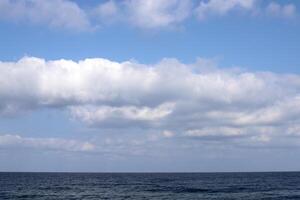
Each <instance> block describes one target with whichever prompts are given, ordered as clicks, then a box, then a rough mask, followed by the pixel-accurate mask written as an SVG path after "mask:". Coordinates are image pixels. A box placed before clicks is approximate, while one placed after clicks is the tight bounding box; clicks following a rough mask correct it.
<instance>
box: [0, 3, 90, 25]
mask: <svg viewBox="0 0 300 200" xmlns="http://www.w3.org/2000/svg"><path fill="white" fill-rule="evenodd" d="M0 12H1V15H0V18H1V19H6V20H12V21H16V22H19V21H20V22H23V23H33V24H42V25H44V24H45V25H48V26H50V27H55V28H64V29H71V30H77V31H83V30H87V29H89V28H90V22H89V19H88V17H87V16H86V13H85V11H84V10H82V9H81V8H80V7H79V6H78V5H77V4H76V3H75V2H72V1H68V0H51V1H43V0H18V1H13V0H3V1H1V2H0Z"/></svg>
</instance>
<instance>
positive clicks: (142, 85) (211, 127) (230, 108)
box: [0, 57, 300, 141]
mask: <svg viewBox="0 0 300 200" xmlns="http://www.w3.org/2000/svg"><path fill="white" fill-rule="evenodd" d="M207 65H209V66H208V67H207ZM212 66H213V64H212V62H211V61H205V60H201V62H196V63H194V64H184V63H181V62H179V61H177V60H176V59H163V60H162V61H161V62H159V63H157V64H154V65H143V64H139V63H136V62H132V61H126V62H121V63H118V62H113V61H109V60H106V59H101V58H95V59H86V60H81V61H78V62H74V61H71V60H54V61H45V60H43V59H40V58H33V57H25V58H22V59H21V60H19V61H17V62H0V71H1V74H0V114H2V115H3V116H4V115H7V114H16V113H18V112H24V111H29V110H35V109H40V108H44V107H49V108H57V109H67V110H69V111H70V115H71V117H74V118H75V119H78V120H81V121H82V122H84V123H87V124H88V125H91V126H95V127H97V128H109V129H116V128H120V127H122V130H123V131H125V132H130V131H131V129H132V128H142V131H148V130H154V131H156V132H157V133H161V132H163V131H164V130H168V131H170V132H172V133H173V134H174V136H175V135H176V137H180V135H181V136H186V137H191V136H192V137H198V138H204V139H205V138H207V139H215V140H217V139H226V138H235V139H241V140H244V139H245V138H247V139H250V140H251V138H256V140H257V141H258V140H260V139H262V140H263V138H264V137H265V136H267V137H268V138H271V139H272V138H273V137H276V138H279V137H290V136H291V135H293V136H297V134H296V133H294V132H295V131H296V130H298V129H297V127H295V125H296V124H299V123H300V121H299V119H300V109H299V108H300V96H299V92H300V76H299V75H297V74H276V73H271V72H249V71H248V72H247V71H242V70H237V69H235V70H232V69H219V68H218V67H216V66H214V67H212ZM290 127H295V128H294V129H291V128H290ZM164 135H165V136H166V134H164ZM167 135H168V134H167ZM262 135H264V137H262ZM271 139H270V140H271ZM271 141H273V140H271Z"/></svg>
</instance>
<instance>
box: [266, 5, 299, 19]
mask: <svg viewBox="0 0 300 200" xmlns="http://www.w3.org/2000/svg"><path fill="white" fill-rule="evenodd" d="M266 12H267V14H268V15H270V16H275V17H284V18H292V17H294V16H295V15H296V6H295V5H294V4H286V5H280V4H278V3H276V2H271V3H270V4H269V5H268V6H267V7H266Z"/></svg>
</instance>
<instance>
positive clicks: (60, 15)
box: [0, 0, 296, 31]
mask: <svg viewBox="0 0 300 200" xmlns="http://www.w3.org/2000/svg"><path fill="white" fill-rule="evenodd" d="M236 11H238V12H242V13H248V14H250V15H252V14H253V13H255V14H256V15H257V13H259V15H266V16H271V17H274V16H275V17H283V18H292V17H294V16H296V6H295V5H294V4H291V3H290V4H279V3H277V2H275V1H274V2H270V3H269V4H268V5H265V4H264V3H263V1H261V0H208V1H206V0H199V1H192V0H155V1H153V0H124V1H115V0H107V1H104V2H101V3H100V4H94V5H87V6H80V5H79V4H78V3H77V2H76V1H71V0H52V1H43V0H18V1H14V0H2V1H1V2H0V13H1V14H0V19H1V20H6V21H14V22H22V23H29V24H39V25H46V26H50V27H54V28H63V29H68V30H75V31H92V30H95V29H97V28H99V27H102V26H104V25H106V24H111V23H125V24H130V25H133V26H136V27H139V28H143V29H158V28H166V27H174V26H178V25H181V24H182V23H183V22H184V21H186V20H187V19H188V18H191V17H196V18H198V19H200V20H204V19H207V18H209V17H216V16H218V17H222V16H226V15H227V14H229V13H233V12H236Z"/></svg>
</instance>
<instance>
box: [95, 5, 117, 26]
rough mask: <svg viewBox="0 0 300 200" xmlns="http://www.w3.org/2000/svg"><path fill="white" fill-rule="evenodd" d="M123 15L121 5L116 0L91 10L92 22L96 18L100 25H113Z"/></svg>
mask: <svg viewBox="0 0 300 200" xmlns="http://www.w3.org/2000/svg"><path fill="white" fill-rule="evenodd" d="M119 15H121V10H120V8H119V5H118V4H117V3H116V2H115V1H114V0H109V1H106V2H104V3H102V4H99V5H97V6H96V7H95V8H93V9H92V10H91V16H90V18H91V20H92V19H93V18H95V19H96V20H97V21H98V23H101V24H105V23H112V22H114V21H116V20H117V19H118V18H119Z"/></svg>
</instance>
